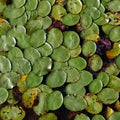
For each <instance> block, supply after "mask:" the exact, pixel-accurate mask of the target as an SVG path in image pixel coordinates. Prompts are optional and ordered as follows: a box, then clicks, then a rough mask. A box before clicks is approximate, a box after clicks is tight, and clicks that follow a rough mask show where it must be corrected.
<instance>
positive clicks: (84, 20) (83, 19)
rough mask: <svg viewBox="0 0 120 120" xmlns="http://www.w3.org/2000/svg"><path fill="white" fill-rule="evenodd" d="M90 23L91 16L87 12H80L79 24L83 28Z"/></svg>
mask: <svg viewBox="0 0 120 120" xmlns="http://www.w3.org/2000/svg"><path fill="white" fill-rule="evenodd" d="M91 24H92V17H91V16H90V15H87V14H82V15H81V26H82V27H83V29H86V28H88V27H90V25H91Z"/></svg>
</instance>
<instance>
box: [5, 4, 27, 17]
mask: <svg viewBox="0 0 120 120" xmlns="http://www.w3.org/2000/svg"><path fill="white" fill-rule="evenodd" d="M24 12H25V7H24V6H22V7H20V8H15V6H14V5H13V4H9V5H7V6H6V7H5V9H4V10H3V15H4V16H5V17H6V18H18V17H20V16H22V15H23V14H24Z"/></svg>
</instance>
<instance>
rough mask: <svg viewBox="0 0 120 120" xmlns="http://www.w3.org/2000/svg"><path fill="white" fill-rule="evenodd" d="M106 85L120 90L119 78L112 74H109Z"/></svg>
mask: <svg viewBox="0 0 120 120" xmlns="http://www.w3.org/2000/svg"><path fill="white" fill-rule="evenodd" d="M107 86H108V87H110V88H113V89H115V90H116V91H118V92H120V78H119V77H117V76H114V75H110V80H109V83H108V85H107Z"/></svg>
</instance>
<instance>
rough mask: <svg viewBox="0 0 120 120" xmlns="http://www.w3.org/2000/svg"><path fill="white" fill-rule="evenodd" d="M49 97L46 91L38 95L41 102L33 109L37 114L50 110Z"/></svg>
mask: <svg viewBox="0 0 120 120" xmlns="http://www.w3.org/2000/svg"><path fill="white" fill-rule="evenodd" d="M47 97H48V93H46V92H42V93H40V94H39V95H38V100H39V103H38V104H37V105H36V106H34V107H33V110H34V112H35V113H36V114H37V115H41V114H45V113H46V112H48V110H49V109H48V105H47Z"/></svg>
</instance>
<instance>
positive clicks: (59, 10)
mask: <svg viewBox="0 0 120 120" xmlns="http://www.w3.org/2000/svg"><path fill="white" fill-rule="evenodd" d="M66 14H67V12H66V9H65V8H64V7H63V6H61V5H54V6H53V7H52V11H51V16H52V17H53V18H54V19H56V20H60V21H62V17H63V16H64V15H66Z"/></svg>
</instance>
